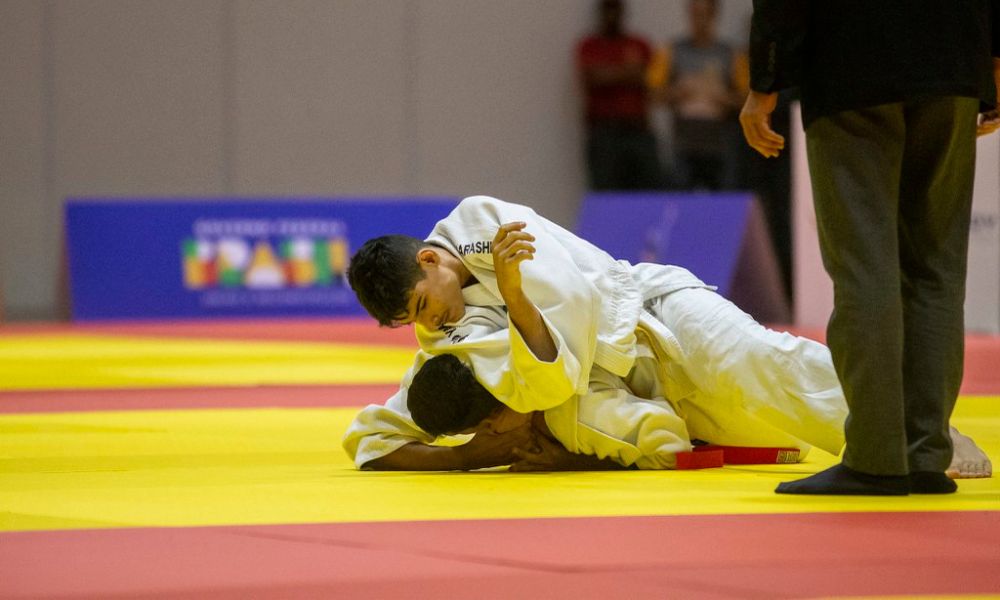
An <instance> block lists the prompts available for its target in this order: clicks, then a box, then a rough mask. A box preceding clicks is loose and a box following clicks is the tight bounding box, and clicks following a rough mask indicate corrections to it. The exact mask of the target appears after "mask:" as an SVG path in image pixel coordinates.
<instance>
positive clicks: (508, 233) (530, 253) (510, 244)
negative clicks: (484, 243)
mask: <svg viewBox="0 0 1000 600" xmlns="http://www.w3.org/2000/svg"><path fill="white" fill-rule="evenodd" d="M526 226H527V224H526V223H524V222H523V221H516V222H513V223H504V224H503V225H501V226H500V229H499V230H498V231H497V234H496V236H495V237H494V238H493V270H494V271H495V272H496V274H497V286H498V287H499V288H500V295H501V296H503V297H504V299H505V300H507V301H508V303H510V300H511V299H512V298H516V297H518V295H519V294H520V293H521V263H522V262H524V261H526V260H532V259H533V258H534V256H535V247H534V246H533V245H532V244H531V242H533V241H535V236H533V235H531V234H530V233H528V232H527V231H524V228H525V227H526Z"/></svg>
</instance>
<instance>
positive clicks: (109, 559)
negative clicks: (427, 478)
mask: <svg viewBox="0 0 1000 600" xmlns="http://www.w3.org/2000/svg"><path fill="white" fill-rule="evenodd" d="M403 500H404V499H401V501H403ZM998 536H1000V513H996V512H986V513H970V512H964V513H939V512H933V513H878V514H868V513H852V514H804V515H802V514H800V515H724V516H687V517H649V518H643V517H632V518H596V519H586V518H579V519H530V520H518V519H514V520H498V521H451V522H440V521H435V522H419V521H418V522H412V521H411V522H396V523H361V524H316V525H285V526H282V525H276V526H261V527H206V528H175V529H126V530H104V531H54V532H39V533H17V534H5V535H3V536H0V540H2V543H0V580H2V581H4V582H5V584H4V587H3V592H0V595H3V597H6V598H39V597H58V598H255V599H272V598H273V599H276V600H277V599H289V598H355V597H361V598H410V599H422V598H427V599H434V600H438V599H440V598H453V597H459V598H482V599H493V598H496V599H512V598H547V599H563V598H565V599H567V600H580V599H586V598H601V599H608V598H623V599H624V598H685V599H691V600H697V599H719V598H760V599H765V598H803V597H834V596H837V597H846V596H862V595H863V596H875V595H885V596H895V597H900V596H902V597H908V598H911V597H916V596H922V595H928V594H948V595H955V596H957V595H960V594H990V593H996V592H997V591H998V590H1000V570H998V569H997V568H996V567H997V544H996V540H997V539H998Z"/></svg>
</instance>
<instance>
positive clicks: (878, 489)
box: [774, 465, 909, 496]
mask: <svg viewBox="0 0 1000 600" xmlns="http://www.w3.org/2000/svg"><path fill="white" fill-rule="evenodd" d="M774 491H776V492H777V493H779V494H827V495H834V496H905V495H906V494H907V492H908V491H909V483H908V479H907V477H906V476H905V475H869V474H867V473H862V472H860V471H855V470H854V469H851V468H850V467H845V466H844V465H834V466H832V467H830V468H829V469H827V470H825V471H820V472H819V473H816V474H815V475H812V476H810V477H806V478H805V479H799V480H797V481H786V482H785V483H781V484H779V485H778V488H777V489H776V490H774Z"/></svg>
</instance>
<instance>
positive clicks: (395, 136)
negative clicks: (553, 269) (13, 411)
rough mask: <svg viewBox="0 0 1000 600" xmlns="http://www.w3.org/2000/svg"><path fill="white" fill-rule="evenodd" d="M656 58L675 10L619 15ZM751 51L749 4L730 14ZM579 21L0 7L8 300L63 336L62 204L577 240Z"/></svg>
mask: <svg viewBox="0 0 1000 600" xmlns="http://www.w3.org/2000/svg"><path fill="white" fill-rule="evenodd" d="M630 6H631V13H630V15H629V23H630V25H631V28H632V29H633V30H635V31H637V32H639V33H642V34H644V35H646V36H647V37H648V38H650V39H651V40H652V41H662V40H665V39H667V38H669V37H672V36H675V35H678V34H679V33H681V32H683V31H684V29H685V10H686V9H685V7H686V2H684V1H682V0H673V1H668V0H633V1H632V2H631V4H630ZM721 7H722V10H721V14H720V32H721V34H722V36H723V37H726V38H729V39H739V40H742V38H743V37H744V35H745V27H746V22H747V16H748V14H749V10H750V1H749V0H728V2H723V3H722V5H721ZM592 16H593V1H592V0H328V1H318V0H272V1H264V0H260V1H249V0H169V1H168V0H146V1H142V2H139V1H134V0H89V1H87V2H81V1H73V0H50V1H45V2H39V1H36V0H0V290H2V295H3V298H4V300H5V304H6V317H7V318H8V319H15V320H16V319H28V318H54V317H56V316H57V315H58V314H59V289H58V281H59V265H60V260H61V258H60V248H61V246H60V240H61V228H62V202H63V199H64V198H66V197H68V196H80V195H112V196H217V195H251V196H262V195H268V196H270V195H281V196H293V195H299V196H301V195H322V196H337V195H353V196H357V195H378V194H428V195H432V194H454V195H469V194H476V193H486V194H491V195H496V196H499V197H502V198H505V199H509V200H514V201H519V202H523V203H527V204H531V205H532V206H534V207H535V208H536V209H538V210H539V211H540V212H542V213H543V214H545V215H547V216H549V217H550V218H552V219H554V220H556V221H558V222H560V223H562V224H564V225H567V226H572V225H573V219H574V216H575V211H576V207H577V202H578V201H579V198H580V196H581V194H582V193H583V181H584V173H583V162H582V153H581V140H582V132H581V128H580V119H579V98H578V93H577V90H576V87H575V79H574V76H573V70H572V49H573V46H574V44H575V41H576V40H577V39H578V37H579V36H581V35H582V34H584V33H585V32H586V31H587V30H588V29H589V28H590V26H591V24H592Z"/></svg>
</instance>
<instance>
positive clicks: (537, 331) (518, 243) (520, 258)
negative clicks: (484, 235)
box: [493, 221, 559, 362]
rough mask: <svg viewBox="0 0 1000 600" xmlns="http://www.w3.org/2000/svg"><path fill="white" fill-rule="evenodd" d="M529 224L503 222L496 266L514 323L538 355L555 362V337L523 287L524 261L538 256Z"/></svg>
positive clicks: (495, 247)
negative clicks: (528, 229) (528, 227)
mask: <svg viewBox="0 0 1000 600" xmlns="http://www.w3.org/2000/svg"><path fill="white" fill-rule="evenodd" d="M526 226H527V224H526V223H524V222H523V221H515V222H513V223H504V224H503V225H501V226H500V229H499V230H498V231H497V234H496V236H495V237H494V238H493V270H494V272H495V273H496V276H497V287H498V288H500V295H501V296H502V297H503V301H504V304H505V305H506V306H507V314H508V316H509V317H510V321H511V323H513V324H514V327H516V328H517V330H518V331H519V332H520V333H521V337H522V338H524V342H525V343H526V344H527V345H528V348H530V349H531V352H532V354H534V356H535V358H537V359H538V360H540V361H544V362H552V361H554V360H555V359H556V357H557V356H558V355H559V351H558V349H557V348H556V343H555V340H553V339H552V336H551V335H550V334H549V330H548V329H547V328H546V326H545V321H544V320H543V319H542V313H541V312H539V310H538V307H536V306H535V305H534V304H532V303H531V300H529V299H528V296H527V295H526V294H525V293H524V290H523V289H521V263H522V262H524V261H526V260H532V259H533V258H534V257H535V247H534V246H533V245H532V243H531V242H533V241H535V236H533V235H531V234H530V233H528V232H527V231H525V230H524V228H525V227H526Z"/></svg>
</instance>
